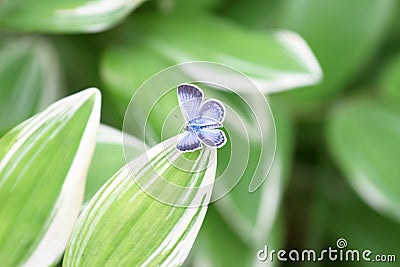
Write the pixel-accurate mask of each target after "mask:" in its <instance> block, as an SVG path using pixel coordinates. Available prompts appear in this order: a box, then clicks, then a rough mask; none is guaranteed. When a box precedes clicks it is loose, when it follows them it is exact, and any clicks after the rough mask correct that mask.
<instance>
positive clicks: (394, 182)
mask: <svg viewBox="0 0 400 267" xmlns="http://www.w3.org/2000/svg"><path fill="white" fill-rule="evenodd" d="M399 126H400V111H399V110H398V108H397V109H393V108H389V107H388V106H384V105H382V104H379V103H374V102H372V101H369V100H357V101H356V100H353V101H349V102H348V103H344V104H342V105H338V106H337V107H336V109H335V110H334V111H333V112H332V115H331V117H330V119H329V121H328V129H327V134H328V136H327V137H328V141H329V146H330V149H331V152H332V155H333V157H334V158H335V160H336V161H337V163H338V165H339V167H340V168H341V169H342V171H343V172H344V173H345V174H346V178H347V180H348V182H349V183H350V185H351V186H352V187H353V188H354V190H355V191H356V192H357V193H358V194H359V195H360V196H361V198H363V199H364V201H366V202H367V203H368V204H369V205H371V206H372V207H373V208H375V209H376V210H377V211H378V212H381V213H385V214H388V215H390V216H392V217H394V218H396V219H397V220H399V219H400V191H399V190H400V180H399V179H398V178H399V176H398V159H399V158H400V128H399Z"/></svg>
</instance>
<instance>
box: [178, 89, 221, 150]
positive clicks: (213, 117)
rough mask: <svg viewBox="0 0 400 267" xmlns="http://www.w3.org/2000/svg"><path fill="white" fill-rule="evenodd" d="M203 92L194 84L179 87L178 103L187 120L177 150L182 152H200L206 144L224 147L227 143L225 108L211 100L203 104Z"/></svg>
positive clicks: (216, 101)
mask: <svg viewBox="0 0 400 267" xmlns="http://www.w3.org/2000/svg"><path fill="white" fill-rule="evenodd" d="M203 96H204V94H203V91H202V90H201V89H200V88H199V87H197V86H195V85H192V84H181V85H179V86H178V102H179V106H180V108H181V112H182V115H183V117H184V119H185V120H186V125H185V128H184V130H185V131H184V133H183V134H182V135H180V136H179V139H178V143H177V145H176V148H177V149H178V150H179V151H182V152H191V151H195V150H198V149H200V148H202V147H203V145H202V144H205V145H206V146H209V147H216V148H219V147H222V146H223V145H225V143H226V136H225V133H224V132H223V131H221V130H219V129H218V128H221V127H223V125H222V123H223V122H224V119H225V113H226V112H225V107H224V106H223V105H222V103H221V102H219V101H218V100H215V99H210V100H207V101H205V102H204V103H202V102H203Z"/></svg>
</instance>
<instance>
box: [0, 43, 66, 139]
mask: <svg viewBox="0 0 400 267" xmlns="http://www.w3.org/2000/svg"><path fill="white" fill-rule="evenodd" d="M59 71H60V70H59V62H58V59H57V56H56V54H55V52H54V50H53V47H52V46H51V45H50V44H49V43H48V42H47V41H46V40H45V39H43V38H40V37H20V38H7V39H6V40H5V41H4V42H3V43H1V44H0V81H1V87H0V136H2V135H3V134H4V133H6V132H7V131H8V130H10V129H11V128H12V127H14V126H15V125H17V124H18V123H20V122H22V121H23V120H25V119H27V118H28V117H30V116H32V115H33V114H35V113H36V112H39V111H41V110H42V109H43V108H44V107H46V106H47V105H48V104H50V103H51V102H53V101H55V100H56V99H57V98H58V97H59V95H60V73H59Z"/></svg>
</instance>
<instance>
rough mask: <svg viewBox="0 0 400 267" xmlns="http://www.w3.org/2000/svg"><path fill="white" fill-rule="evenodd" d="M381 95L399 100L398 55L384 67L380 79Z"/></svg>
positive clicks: (399, 57) (399, 60) (399, 67)
mask: <svg viewBox="0 0 400 267" xmlns="http://www.w3.org/2000/svg"><path fill="white" fill-rule="evenodd" d="M380 84H381V87H382V93H383V95H384V96H385V97H386V98H387V99H388V100H390V101H397V103H399V101H400V55H397V56H396V57H395V58H394V59H392V60H391V61H390V63H389V64H388V66H387V67H386V68H384V72H383V75H382V76H381V79H380Z"/></svg>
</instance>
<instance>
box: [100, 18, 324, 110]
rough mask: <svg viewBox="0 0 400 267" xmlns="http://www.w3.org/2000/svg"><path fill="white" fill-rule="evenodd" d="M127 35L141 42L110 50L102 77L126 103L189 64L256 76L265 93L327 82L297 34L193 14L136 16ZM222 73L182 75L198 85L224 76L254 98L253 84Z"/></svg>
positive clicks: (227, 83)
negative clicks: (150, 81) (153, 78)
mask: <svg viewBox="0 0 400 267" xmlns="http://www.w3.org/2000/svg"><path fill="white" fill-rule="evenodd" d="M210 29H214V30H213V31H210ZM121 32H122V34H124V33H126V32H130V34H132V33H134V34H133V35H135V36H141V38H131V40H130V41H124V43H122V44H121V45H120V46H116V47H114V46H113V48H110V49H108V51H107V52H106V53H105V56H104V60H103V63H102V75H103V78H104V79H105V81H106V83H107V85H108V86H107V87H108V90H110V92H111V93H112V94H113V95H114V96H115V95H116V94H118V96H121V95H124V96H125V97H124V98H125V99H124V102H125V103H127V101H128V99H129V98H130V97H131V96H132V94H133V93H134V91H135V90H136V89H137V88H138V86H139V85H141V84H142V83H143V82H144V81H145V80H146V79H147V78H149V75H151V74H155V73H156V72H157V71H160V70H162V69H164V68H165V67H169V66H171V65H175V64H179V63H183V62H189V61H211V62H218V63H221V64H226V65H228V66H230V67H232V68H234V69H237V70H238V71H240V72H242V73H243V74H245V75H247V76H248V77H250V78H251V80H252V81H253V82H254V83H255V84H256V85H258V86H259V88H260V90H261V91H262V92H263V93H271V92H277V91H281V90H287V89H291V88H295V87H300V86H305V85H310V84H314V83H317V82H318V81H319V80H320V78H321V70H320V68H319V65H318V62H317V61H316V59H315V58H314V56H313V54H312V52H311V50H310V49H309V48H308V45H307V44H306V43H305V42H304V40H303V39H302V38H301V37H299V36H298V35H297V34H295V33H293V32H287V31H277V32H269V33H259V32H251V31H248V30H246V29H242V28H240V27H238V26H236V25H234V24H231V23H229V22H227V21H224V20H220V19H217V18H215V17H212V16H210V15H205V14H202V15H197V14H193V13H190V16H189V15H187V14H184V15H182V14H180V15H178V14H176V15H174V16H173V19H171V17H168V16H166V17H161V16H157V17H156V16H140V17H136V18H135V19H134V20H133V21H132V23H130V24H128V25H127V27H126V29H124V30H121ZM227 44H229V45H227ZM144 59H145V60H148V61H149V62H145V60H144ZM142 62H144V65H143V66H141V64H140V63H142ZM115 66H117V67H118V70H119V72H118V73H120V74H119V75H114V74H116V73H117V70H116V69H114V67H115ZM220 71H221V69H216V70H215V69H211V70H210V69H209V68H200V69H185V68H182V70H181V72H182V73H181V74H182V75H186V76H188V77H189V78H190V80H197V81H201V80H206V78H208V77H210V76H213V77H219V79H220V84H224V85H225V86H228V87H229V86H231V87H235V88H237V90H239V91H240V92H242V93H248V89H247V88H248V84H247V83H246V84H238V83H237V82H236V80H235V79H234V78H235V77H230V76H229V75H227V74H226V73H224V72H220ZM132 73H135V75H132ZM121 76H122V77H123V79H124V80H128V81H132V82H131V83H132V85H134V87H128V86H126V85H124V83H122V82H121V80H122V79H120V80H118V79H117V77H121ZM214 79H215V78H214ZM126 98H128V99H126Z"/></svg>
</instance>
